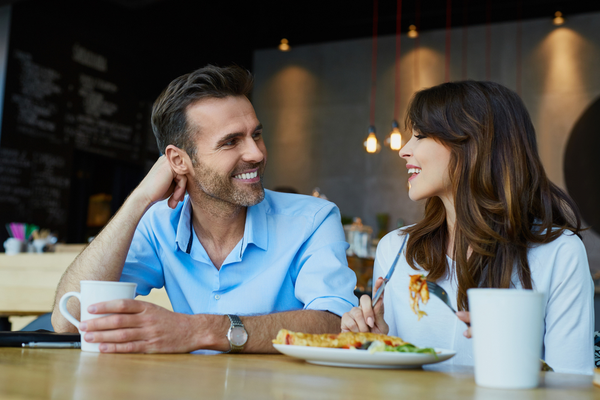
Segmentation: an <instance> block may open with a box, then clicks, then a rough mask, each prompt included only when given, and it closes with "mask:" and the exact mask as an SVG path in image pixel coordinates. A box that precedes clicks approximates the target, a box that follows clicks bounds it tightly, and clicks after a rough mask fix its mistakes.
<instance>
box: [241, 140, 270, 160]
mask: <svg viewBox="0 0 600 400" xmlns="http://www.w3.org/2000/svg"><path fill="white" fill-rule="evenodd" d="M260 143H261V141H260V140H258V141H257V140H254V138H248V139H247V141H246V145H245V146H244V154H243V155H242V159H243V160H244V161H246V162H249V163H258V162H261V161H262V160H263V158H265V155H264V154H263V151H262V149H261V148H260Z"/></svg>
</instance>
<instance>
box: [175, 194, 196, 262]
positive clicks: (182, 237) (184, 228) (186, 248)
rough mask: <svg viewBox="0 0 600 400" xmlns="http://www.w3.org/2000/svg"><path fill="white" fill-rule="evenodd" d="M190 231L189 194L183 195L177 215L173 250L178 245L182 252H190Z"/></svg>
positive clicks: (191, 236)
mask: <svg viewBox="0 0 600 400" xmlns="http://www.w3.org/2000/svg"><path fill="white" fill-rule="evenodd" d="M192 232H193V230H192V203H191V201H190V196H185V199H184V200H183V206H182V207H181V214H180V215H179V222H178V223H177V235H176V237H175V250H177V247H179V249H181V251H183V252H184V253H188V254H190V252H191V250H192V242H193V239H194V236H193V235H192Z"/></svg>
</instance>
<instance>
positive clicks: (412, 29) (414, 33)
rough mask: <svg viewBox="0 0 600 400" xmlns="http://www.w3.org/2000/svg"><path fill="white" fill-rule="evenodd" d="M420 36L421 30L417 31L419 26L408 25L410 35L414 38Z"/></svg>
mask: <svg viewBox="0 0 600 400" xmlns="http://www.w3.org/2000/svg"><path fill="white" fill-rule="evenodd" d="M418 36H419V32H417V27H416V26H414V25H411V26H409V27H408V37H409V38H411V39H414V38H416V37H418Z"/></svg>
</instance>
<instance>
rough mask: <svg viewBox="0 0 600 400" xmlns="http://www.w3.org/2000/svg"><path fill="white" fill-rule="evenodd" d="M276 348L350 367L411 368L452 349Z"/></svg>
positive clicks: (451, 353) (442, 356)
mask: <svg viewBox="0 0 600 400" xmlns="http://www.w3.org/2000/svg"><path fill="white" fill-rule="evenodd" d="M273 346H274V347H275V348H276V349H277V350H278V351H279V352H281V353H283V354H285V355H288V356H292V357H296V358H300V359H303V360H306V361H307V362H309V363H311V364H320V365H330V366H334V367H354V368H415V367H420V366H421V365H425V364H434V363H438V362H442V361H446V360H447V359H449V358H451V357H453V356H454V355H455V354H456V352H455V351H452V350H444V349H438V348H436V349H435V351H436V353H437V358H436V357H435V356H434V355H433V354H424V353H395V352H377V353H373V354H371V353H369V352H368V351H367V350H348V349H331V348H324V347H310V346H292V345H289V344H274V345H273Z"/></svg>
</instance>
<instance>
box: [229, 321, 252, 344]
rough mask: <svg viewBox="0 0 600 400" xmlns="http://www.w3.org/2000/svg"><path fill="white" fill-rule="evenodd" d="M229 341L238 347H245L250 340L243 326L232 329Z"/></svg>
mask: <svg viewBox="0 0 600 400" xmlns="http://www.w3.org/2000/svg"><path fill="white" fill-rule="evenodd" d="M229 340H230V341H231V343H233V344H234V345H236V346H243V345H244V344H246V341H247V340H248V332H246V330H245V329H244V328H242V327H241V326H234V327H232V328H231V332H230V335H229Z"/></svg>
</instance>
